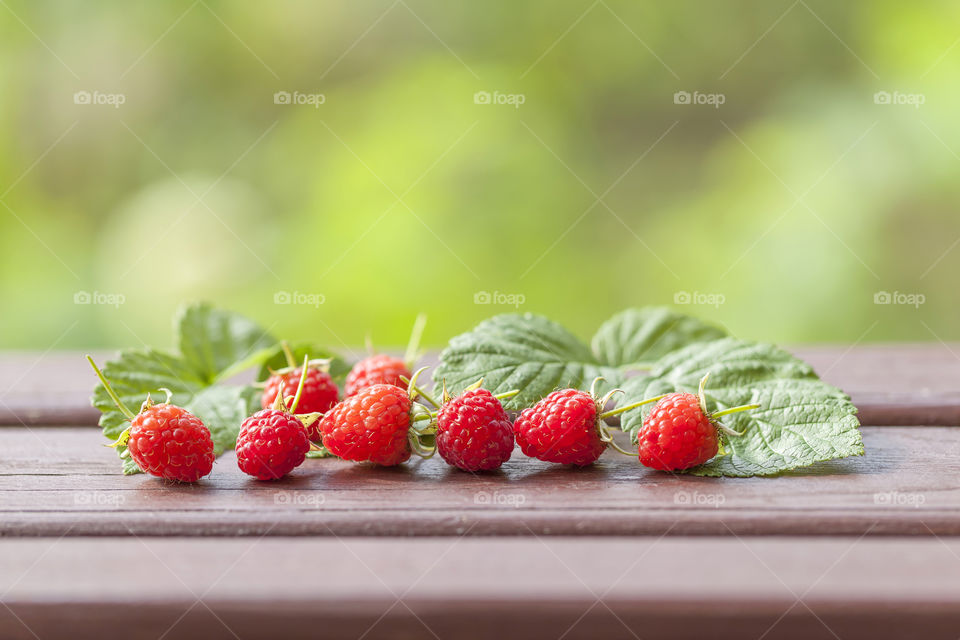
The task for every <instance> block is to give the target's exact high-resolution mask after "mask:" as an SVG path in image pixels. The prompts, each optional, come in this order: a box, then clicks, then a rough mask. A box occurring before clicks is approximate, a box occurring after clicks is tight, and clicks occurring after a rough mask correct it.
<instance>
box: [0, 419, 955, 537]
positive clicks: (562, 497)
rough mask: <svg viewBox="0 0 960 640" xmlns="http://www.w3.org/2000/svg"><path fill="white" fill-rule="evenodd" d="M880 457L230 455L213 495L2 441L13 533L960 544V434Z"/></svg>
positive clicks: (935, 435) (13, 436)
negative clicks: (699, 467) (284, 473)
mask: <svg viewBox="0 0 960 640" xmlns="http://www.w3.org/2000/svg"><path fill="white" fill-rule="evenodd" d="M864 440H865V446H866V449H867V455H866V456H864V457H858V458H849V459H846V460H837V461H832V462H828V463H823V464H821V465H817V466H816V467H814V468H812V469H809V470H798V471H795V472H792V473H789V474H785V475H784V476H782V477H777V478H755V479H739V478H731V479H717V478H695V477H692V476H685V475H678V476H673V475H670V474H665V473H659V472H655V471H652V470H648V469H646V468H644V467H642V466H640V465H639V464H638V463H637V461H636V460H635V459H634V458H628V457H626V456H624V455H622V454H618V453H615V452H608V453H607V454H605V455H604V457H603V458H602V459H601V461H600V462H599V463H598V464H596V465H594V466H592V467H589V468H586V469H571V468H566V467H562V466H559V465H552V464H549V463H544V462H540V461H538V460H533V459H530V458H526V457H524V456H523V455H522V454H521V453H520V452H519V450H517V451H515V452H514V457H513V459H512V460H511V461H510V462H508V463H507V464H506V465H505V466H504V467H503V469H502V471H500V472H498V473H493V474H483V475H473V474H469V473H464V472H461V471H458V470H456V469H453V468H451V467H449V466H447V465H446V464H445V463H444V462H443V461H442V460H441V459H439V458H438V457H435V458H432V459H430V460H414V461H412V462H410V463H407V464H405V465H402V466H400V467H397V468H392V469H384V468H379V467H372V466H368V465H358V464H354V463H351V462H345V461H342V460H336V459H324V460H308V461H307V462H306V463H304V465H303V466H301V467H300V468H298V469H297V470H295V471H294V473H293V474H292V475H291V476H290V477H288V478H286V479H284V480H282V481H279V482H259V481H256V480H254V479H252V478H250V477H248V476H246V475H244V474H243V473H241V472H240V470H239V469H238V468H237V466H236V458H235V456H234V454H233V453H232V452H230V453H227V454H226V455H224V456H223V457H221V458H220V459H219V460H218V461H217V464H216V466H215V467H214V471H213V473H212V474H211V475H210V476H209V477H208V478H206V479H204V480H203V481H201V482H200V483H199V484H197V485H194V486H190V485H186V486H184V485H170V484H167V483H165V482H163V481H161V480H159V479H156V478H152V477H149V476H145V475H137V476H130V477H124V476H122V475H120V471H119V465H118V462H117V460H116V457H115V454H114V452H113V451H111V450H110V449H107V448H106V447H103V446H102V445H103V443H104V442H105V441H104V440H103V439H102V438H101V436H100V434H99V433H98V432H97V431H96V430H94V429H85V428H79V429H78V428H34V429H30V430H28V429H26V428H23V427H20V428H15V427H10V428H6V429H0V451H3V452H4V455H3V457H2V459H0V534H3V535H50V536H59V535H64V534H69V535H123V534H126V533H133V534H136V535H140V536H155V535H181V536H182V535H218V536H225V535H226V536H229V535H252V536H259V535H266V534H269V535H340V536H343V535H398V536H403V535H460V534H463V533H465V532H469V533H470V534H471V535H525V534H536V535H623V534H645V535H661V534H664V533H667V532H669V533H671V534H674V535H680V534H698V535H703V534H709V535H724V534H727V533H730V532H733V533H736V534H738V535H758V534H759V535H773V534H810V535H841V534H843V535H861V534H865V533H869V534H871V535H879V534H918V535H930V534H931V533H937V534H960V430H957V429H954V428H949V427H906V428H899V427H868V428H865V429H864Z"/></svg>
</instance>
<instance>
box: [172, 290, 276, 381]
mask: <svg viewBox="0 0 960 640" xmlns="http://www.w3.org/2000/svg"><path fill="white" fill-rule="evenodd" d="M175 325H176V333H177V339H178V342H177V344H178V346H179V347H180V353H181V355H182V357H183V360H184V361H185V363H186V364H187V366H189V367H190V368H191V369H192V370H193V371H194V372H195V373H196V374H197V375H198V376H199V377H200V378H201V379H202V380H203V381H204V382H206V383H207V384H213V383H214V382H215V381H216V380H217V379H218V378H225V377H229V376H230V375H232V374H233V373H235V372H236V371H238V370H245V369H248V368H249V367H252V366H255V365H257V364H260V363H261V362H263V358H264V357H265V353H264V351H265V350H268V349H271V348H273V347H274V346H275V345H276V344H277V341H276V340H275V339H274V338H273V337H272V336H271V335H270V334H269V333H267V332H266V331H265V330H264V329H263V328H261V327H260V325H258V324H257V323H256V322H254V321H253V320H250V319H249V318H246V317H244V316H242V315H240V314H238V313H232V312H230V311H224V310H223V309H216V308H214V307H212V306H211V305H209V304H207V303H200V304H195V305H190V306H187V307H185V308H183V309H182V310H181V311H180V313H179V314H178V316H177V318H176V320H175Z"/></svg>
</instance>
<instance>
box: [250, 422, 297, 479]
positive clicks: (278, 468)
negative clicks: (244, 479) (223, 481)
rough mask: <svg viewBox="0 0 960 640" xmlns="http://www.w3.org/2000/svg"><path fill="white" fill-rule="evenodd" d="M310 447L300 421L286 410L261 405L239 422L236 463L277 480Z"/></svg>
mask: <svg viewBox="0 0 960 640" xmlns="http://www.w3.org/2000/svg"><path fill="white" fill-rule="evenodd" d="M309 450H310V440H309V438H308V437H307V430H306V428H304V426H303V423H302V422H300V420H298V419H297V418H296V417H295V416H293V415H291V414H289V413H286V412H285V411H278V410H277V409H264V410H263V411H258V412H257V413H255V414H253V415H252V416H250V417H249V418H247V419H246V420H244V421H243V424H242V425H240V435H239V436H237V464H238V465H239V466H240V470H241V471H243V472H244V473H246V474H249V475H251V476H255V477H256V478H258V479H260V480H279V479H280V478H282V477H283V476H285V475H287V474H288V473H290V472H291V471H293V470H294V469H295V468H296V467H299V466H300V465H301V464H303V461H304V460H305V459H306V457H307V451H309Z"/></svg>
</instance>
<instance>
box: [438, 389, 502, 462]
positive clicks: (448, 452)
mask: <svg viewBox="0 0 960 640" xmlns="http://www.w3.org/2000/svg"><path fill="white" fill-rule="evenodd" d="M437 451H438V452H439V453H440V456H441V457H442V458H443V459H444V460H446V461H447V463H448V464H452V465H453V466H455V467H459V468H460V469H463V470H464V471H489V470H491V469H497V468H499V467H500V465H502V464H503V463H504V462H506V461H507V460H509V459H510V454H511V453H513V425H512V424H511V423H510V419H509V418H508V417H507V414H506V412H505V411H504V410H503V405H501V404H500V401H499V400H497V399H496V398H494V397H493V394H492V393H490V392H489V391H487V390H486V389H474V390H472V391H467V392H465V393H464V394H463V395H461V396H459V397H457V398H454V399H453V400H450V401H449V402H446V403H444V405H443V407H442V408H441V409H440V413H439V414H438V415H437Z"/></svg>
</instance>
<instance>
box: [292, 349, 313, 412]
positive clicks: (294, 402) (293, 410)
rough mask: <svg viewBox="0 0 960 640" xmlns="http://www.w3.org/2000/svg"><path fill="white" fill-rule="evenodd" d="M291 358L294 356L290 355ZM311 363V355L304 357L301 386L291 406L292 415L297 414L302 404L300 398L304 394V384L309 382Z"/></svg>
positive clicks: (299, 385)
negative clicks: (299, 405)
mask: <svg viewBox="0 0 960 640" xmlns="http://www.w3.org/2000/svg"><path fill="white" fill-rule="evenodd" d="M290 355H291V356H292V355H293V354H290ZM309 361H310V356H309V355H304V356H303V371H301V372H300V384H298V385H297V394H296V395H295V396H293V404H291V405H290V413H296V412H297V405H298V404H300V396H301V394H303V383H304V382H306V380H307V370H308V367H307V363H308V362H309Z"/></svg>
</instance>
